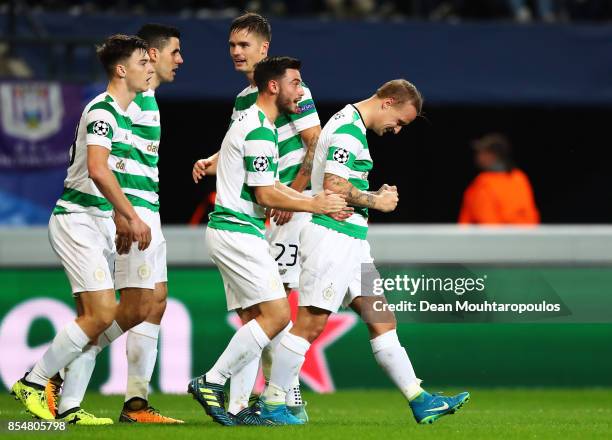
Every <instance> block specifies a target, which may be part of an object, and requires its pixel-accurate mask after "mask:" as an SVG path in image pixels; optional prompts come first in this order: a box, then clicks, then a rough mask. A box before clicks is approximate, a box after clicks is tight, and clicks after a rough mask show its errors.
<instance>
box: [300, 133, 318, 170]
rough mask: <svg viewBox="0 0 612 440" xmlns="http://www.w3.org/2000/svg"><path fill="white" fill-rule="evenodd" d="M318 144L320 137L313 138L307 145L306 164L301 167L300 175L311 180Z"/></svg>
mask: <svg viewBox="0 0 612 440" xmlns="http://www.w3.org/2000/svg"><path fill="white" fill-rule="evenodd" d="M317 142H319V135H318V134H317V135H314V136H311V137H310V139H308V143H307V144H306V156H304V162H302V166H301V167H300V174H301V175H303V176H306V177H308V178H310V175H311V174H312V162H313V161H314V154H315V150H316V148H317Z"/></svg>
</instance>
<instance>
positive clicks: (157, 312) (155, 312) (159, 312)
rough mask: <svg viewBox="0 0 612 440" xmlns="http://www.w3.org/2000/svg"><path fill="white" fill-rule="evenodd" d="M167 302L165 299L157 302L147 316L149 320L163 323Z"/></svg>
mask: <svg viewBox="0 0 612 440" xmlns="http://www.w3.org/2000/svg"><path fill="white" fill-rule="evenodd" d="M166 305H167V301H166V300H165V299H163V300H161V301H156V302H155V303H154V304H153V305H152V306H151V310H150V311H149V314H148V316H147V319H148V320H153V321H155V322H158V321H161V319H162V317H163V316H164V312H165V311H166Z"/></svg>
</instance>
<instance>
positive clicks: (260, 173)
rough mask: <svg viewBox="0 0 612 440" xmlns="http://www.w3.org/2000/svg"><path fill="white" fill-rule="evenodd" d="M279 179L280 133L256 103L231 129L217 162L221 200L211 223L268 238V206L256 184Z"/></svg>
mask: <svg viewBox="0 0 612 440" xmlns="http://www.w3.org/2000/svg"><path fill="white" fill-rule="evenodd" d="M276 180H278V133H277V130H276V128H275V127H274V125H272V123H271V122H270V121H269V120H268V119H267V118H266V116H265V114H264V112H263V111H262V110H261V109H260V108H259V107H258V106H257V105H256V104H253V105H252V106H251V107H249V108H248V109H246V110H245V111H242V112H241V113H240V115H239V116H238V118H237V119H236V120H234V122H233V123H232V124H231V126H230V128H229V130H228V131H227V133H226V135H225V138H224V139H223V143H222V144H221V149H220V150H219V160H218V163H217V199H216V203H215V209H214V211H213V212H212V213H211V214H210V216H209V222H208V226H209V227H211V228H215V229H223V230H228V231H235V232H243V233H246V234H253V235H256V236H258V237H260V238H265V208H264V207H263V206H261V205H259V204H257V199H256V198H255V192H254V187H257V186H271V185H274V184H275V182H276Z"/></svg>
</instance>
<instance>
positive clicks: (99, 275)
mask: <svg viewBox="0 0 612 440" xmlns="http://www.w3.org/2000/svg"><path fill="white" fill-rule="evenodd" d="M93 276H94V279H95V280H96V281H98V282H102V281H104V279H105V278H106V272H104V269H102V268H100V267H98V268H97V269H96V270H94V273H93Z"/></svg>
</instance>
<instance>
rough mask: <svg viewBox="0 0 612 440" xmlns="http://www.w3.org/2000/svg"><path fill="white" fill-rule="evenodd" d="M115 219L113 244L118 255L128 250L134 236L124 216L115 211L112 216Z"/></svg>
mask: <svg viewBox="0 0 612 440" xmlns="http://www.w3.org/2000/svg"><path fill="white" fill-rule="evenodd" d="M113 220H114V221H115V228H116V235H115V246H116V247H117V253H118V254H119V255H123V254H127V253H129V252H130V248H131V247H132V242H133V241H134V236H133V234H132V229H131V228H130V224H129V222H128V220H127V218H125V217H124V216H122V215H121V214H119V213H118V212H115V215H114V217H113Z"/></svg>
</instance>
